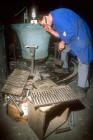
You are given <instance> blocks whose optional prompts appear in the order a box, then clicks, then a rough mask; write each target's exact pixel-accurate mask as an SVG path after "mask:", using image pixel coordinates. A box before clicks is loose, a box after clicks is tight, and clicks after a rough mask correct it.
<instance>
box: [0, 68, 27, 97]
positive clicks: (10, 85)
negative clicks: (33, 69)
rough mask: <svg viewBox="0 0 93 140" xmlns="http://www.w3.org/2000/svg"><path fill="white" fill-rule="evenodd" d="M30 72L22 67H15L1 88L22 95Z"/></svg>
mask: <svg viewBox="0 0 93 140" xmlns="http://www.w3.org/2000/svg"><path fill="white" fill-rule="evenodd" d="M29 74H30V72H29V71H26V70H22V69H15V70H14V71H13V72H12V73H11V75H10V76H9V77H8V78H7V80H6V83H5V85H4V86H3V88H2V89H1V92H2V93H5V94H12V95H18V96H20V95H21V94H22V91H23V88H24V86H25V84H26V82H27V79H28V76H29Z"/></svg>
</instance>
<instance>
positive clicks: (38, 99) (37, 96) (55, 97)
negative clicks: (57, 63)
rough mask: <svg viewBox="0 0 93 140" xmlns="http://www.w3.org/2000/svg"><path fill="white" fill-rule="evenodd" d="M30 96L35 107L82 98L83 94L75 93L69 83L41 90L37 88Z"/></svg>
mask: <svg viewBox="0 0 93 140" xmlns="http://www.w3.org/2000/svg"><path fill="white" fill-rule="evenodd" d="M30 97H31V103H32V104H33V105H34V106H35V107H40V106H46V105H51V104H57V103H66V102H72V101H75V100H79V99H80V98H81V96H80V95H78V94H75V93H74V92H73V90H72V89H71V87H70V86H68V85H66V86H58V87H54V88H53V87H52V88H49V89H41V90H39V89H35V90H34V91H32V92H31V95H30Z"/></svg>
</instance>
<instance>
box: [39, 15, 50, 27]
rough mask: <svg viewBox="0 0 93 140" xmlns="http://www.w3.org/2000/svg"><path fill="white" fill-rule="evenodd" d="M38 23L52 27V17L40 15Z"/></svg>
mask: <svg viewBox="0 0 93 140" xmlns="http://www.w3.org/2000/svg"><path fill="white" fill-rule="evenodd" d="M38 23H39V24H40V25H43V26H45V25H49V26H52V16H51V14H50V13H49V14H46V15H44V14H43V15H40V16H39V18H38Z"/></svg>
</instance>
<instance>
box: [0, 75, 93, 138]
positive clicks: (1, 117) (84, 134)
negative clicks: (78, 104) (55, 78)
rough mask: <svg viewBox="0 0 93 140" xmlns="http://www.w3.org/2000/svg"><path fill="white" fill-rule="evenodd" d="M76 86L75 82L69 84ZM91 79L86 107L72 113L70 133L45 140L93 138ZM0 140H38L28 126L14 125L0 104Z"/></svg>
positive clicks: (55, 135)
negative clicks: (72, 123) (72, 121)
mask: <svg viewBox="0 0 93 140" xmlns="http://www.w3.org/2000/svg"><path fill="white" fill-rule="evenodd" d="M71 85H72V86H73V87H75V86H76V81H73V82H72V83H71ZM92 107H93V78H92V80H91V84H90V89H89V90H88V96H87V107H86V108H85V109H81V110H78V111H74V126H73V127H72V129H71V131H68V132H64V133H59V134H55V133H53V134H51V135H50V136H49V137H47V138H46V140H75V139H76V140H92V138H93V109H92ZM0 140H39V139H38V137H37V136H36V134H35V133H34V132H33V131H32V129H31V128H30V127H29V126H28V124H23V123H16V122H15V121H13V120H12V119H11V118H10V117H9V116H7V114H6V107H5V106H4V105H3V104H2V103H0Z"/></svg>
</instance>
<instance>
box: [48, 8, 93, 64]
mask: <svg viewBox="0 0 93 140" xmlns="http://www.w3.org/2000/svg"><path fill="white" fill-rule="evenodd" d="M50 13H51V16H52V19H53V21H52V22H53V25H54V29H55V31H56V32H58V33H59V35H60V38H61V39H62V40H63V41H64V42H65V43H66V44H68V45H69V46H70V48H71V52H73V53H74V55H76V56H77V57H78V58H79V59H80V61H81V62H82V63H84V64H88V63H90V62H91V61H92V60H93V48H92V37H91V33H90V29H89V27H88V25H87V23H86V22H85V21H84V20H83V19H82V18H81V17H80V16H79V15H77V14H76V13H75V12H73V11H72V10H70V9H66V8H59V9H56V10H53V11H51V12H50Z"/></svg>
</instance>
